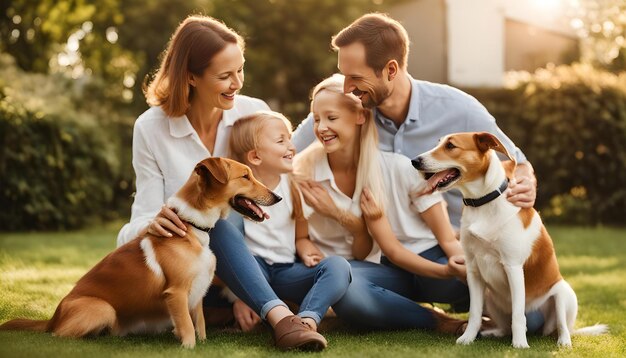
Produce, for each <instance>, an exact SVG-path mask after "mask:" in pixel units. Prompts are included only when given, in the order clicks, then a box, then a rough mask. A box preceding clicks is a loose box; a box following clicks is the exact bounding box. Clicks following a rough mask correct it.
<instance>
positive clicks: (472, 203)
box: [463, 178, 509, 208]
mask: <svg viewBox="0 0 626 358" xmlns="http://www.w3.org/2000/svg"><path fill="white" fill-rule="evenodd" d="M507 186H509V178H506V179H504V181H503V182H502V184H500V187H499V188H498V189H496V190H494V191H492V192H491V193H489V194H487V195H485V196H483V197H480V198H478V199H465V198H463V204H465V205H467V206H473V207H475V208H477V207H479V206H482V205H485V204H487V203H488V202H490V201H492V200H494V199H495V198H497V197H499V196H500V195H502V193H504V191H505V190H506V187H507Z"/></svg>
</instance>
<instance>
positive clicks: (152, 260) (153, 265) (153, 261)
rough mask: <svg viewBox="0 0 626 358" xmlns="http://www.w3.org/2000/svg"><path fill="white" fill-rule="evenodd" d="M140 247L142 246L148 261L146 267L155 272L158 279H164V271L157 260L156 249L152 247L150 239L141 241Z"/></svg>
mask: <svg viewBox="0 0 626 358" xmlns="http://www.w3.org/2000/svg"><path fill="white" fill-rule="evenodd" d="M139 246H141V250H142V251H143V256H144V257H145V259H146V265H147V266H148V268H149V269H150V271H152V272H154V274H155V275H157V277H163V269H161V265H160V264H159V261H158V260H157V258H156V254H155V252H154V248H153V247H152V241H150V239H148V238H145V239H143V240H141V242H140V243H139Z"/></svg>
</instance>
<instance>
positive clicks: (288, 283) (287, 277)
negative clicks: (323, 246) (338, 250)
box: [255, 256, 351, 325]
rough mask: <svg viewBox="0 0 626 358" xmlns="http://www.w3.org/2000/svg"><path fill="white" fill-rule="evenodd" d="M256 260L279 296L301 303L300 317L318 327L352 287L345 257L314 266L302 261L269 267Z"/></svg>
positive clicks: (331, 258) (348, 265) (258, 259)
mask: <svg viewBox="0 0 626 358" xmlns="http://www.w3.org/2000/svg"><path fill="white" fill-rule="evenodd" d="M255 258H256V260H257V262H258V263H259V267H260V268H261V271H263V273H264V275H265V279H266V280H267V281H268V282H269V284H270V286H271V287H272V288H273V289H274V292H276V294H277V295H278V297H280V298H282V299H284V300H288V301H291V302H294V303H298V304H300V311H299V313H298V316H300V317H309V318H312V319H313V320H315V322H316V323H317V324H318V325H319V323H320V321H321V320H322V317H324V314H325V313H326V311H327V310H328V307H330V306H332V305H333V304H335V302H337V301H338V300H339V299H340V298H341V297H342V296H343V295H344V294H345V292H346V290H347V289H348V285H349V284H350V280H351V278H350V277H351V274H350V264H349V263H348V261H347V260H346V259H344V258H343V257H339V256H329V257H326V258H324V259H323V260H322V261H321V262H320V263H319V264H317V265H316V266H314V267H307V266H305V265H304V264H303V263H301V262H294V263H276V264H273V265H270V264H268V263H267V262H265V261H264V260H263V259H262V258H260V257H257V256H255Z"/></svg>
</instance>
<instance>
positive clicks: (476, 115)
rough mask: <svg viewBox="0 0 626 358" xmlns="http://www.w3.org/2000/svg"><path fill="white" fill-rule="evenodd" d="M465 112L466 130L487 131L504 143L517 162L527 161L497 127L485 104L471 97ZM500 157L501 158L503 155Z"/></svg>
mask: <svg viewBox="0 0 626 358" xmlns="http://www.w3.org/2000/svg"><path fill="white" fill-rule="evenodd" d="M465 113H466V114H467V128H466V131H467V132H489V133H491V134H493V135H495V136H496V137H497V138H498V139H499V140H500V142H502V145H504V147H505V148H506V150H507V151H508V152H509V154H511V156H512V157H513V158H515V160H516V161H517V162H518V163H524V162H526V161H528V159H526V155H524V153H523V152H522V150H521V149H519V148H518V147H517V146H515V143H513V141H512V140H511V139H510V138H509V137H507V135H506V134H504V132H503V131H502V130H501V129H500V127H498V124H497V123H496V120H495V118H493V116H492V115H491V114H490V113H489V112H488V111H487V109H486V108H485V106H483V105H482V104H480V102H478V100H476V99H473V101H472V102H471V103H470V105H469V106H468V108H467V110H466V112H465ZM498 156H501V154H500V153H498ZM500 158H501V159H503V158H504V155H502V156H501V157H500Z"/></svg>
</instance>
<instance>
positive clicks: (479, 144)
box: [413, 133, 607, 348]
mask: <svg viewBox="0 0 626 358" xmlns="http://www.w3.org/2000/svg"><path fill="white" fill-rule="evenodd" d="M495 151H498V152H501V153H503V154H504V155H506V156H507V157H508V158H509V159H511V161H507V162H501V161H500V159H499V158H498V156H497V155H496V152H495ZM515 165H516V163H515V161H514V160H513V158H511V156H510V155H509V153H508V152H507V150H506V148H505V147H504V146H503V145H502V143H501V142H500V141H499V140H498V139H497V138H496V137H495V136H493V135H492V134H490V133H456V134H451V135H448V136H446V137H444V138H443V139H441V141H440V143H439V145H438V146H437V147H435V148H434V149H432V150H430V151H429V152H426V153H424V154H421V155H419V156H418V157H417V158H415V159H414V160H413V166H414V167H415V168H416V169H417V170H419V171H420V172H421V173H422V174H424V177H425V178H426V179H427V180H428V184H429V185H430V189H431V192H432V191H435V190H439V191H446V190H449V189H451V188H453V187H456V188H458V189H459V190H460V191H461V193H462V194H463V198H464V203H465V205H466V206H465V207H464V209H463V214H462V217H461V245H462V246H463V250H464V252H465V256H466V265H467V282H468V285H469V291H470V312H469V322H468V326H467V329H466V330H465V333H464V334H463V335H462V336H461V337H459V338H458V339H457V344H469V343H471V342H473V341H474V339H475V338H476V336H477V334H478V332H479V330H480V325H481V316H482V312H483V304H485V308H486V310H487V312H488V313H489V315H490V317H491V318H492V319H493V321H494V322H495V324H496V326H497V328H496V329H494V330H491V331H487V332H482V333H483V334H484V335H494V336H503V335H507V334H511V333H512V336H513V346H514V347H516V348H527V347H528V341H527V339H526V317H525V313H526V312H531V311H536V310H540V311H541V312H542V314H543V316H544V318H545V323H544V326H543V334H544V335H550V334H552V333H554V332H555V331H557V332H558V344H559V345H561V346H567V347H570V346H571V345H572V342H571V337H570V334H587V335H597V334H602V333H604V332H606V331H607V327H606V326H605V325H595V326H592V327H586V328H582V329H579V330H576V331H574V330H573V329H574V323H575V320H576V314H577V311H578V302H577V299H576V294H575V293H574V290H572V288H571V287H570V285H569V284H568V283H567V282H566V281H565V280H564V279H563V277H562V276H561V273H560V272H559V265H558V263H557V260H556V255H555V252H554V246H553V244H552V240H551V238H550V236H549V235H548V232H547V231H546V228H545V227H544V225H543V223H542V222H541V218H540V217H539V214H538V213H537V212H536V211H535V209H533V208H519V207H516V206H514V205H513V204H511V203H510V202H509V201H508V200H507V199H506V197H505V196H504V195H501V194H502V192H504V191H505V190H506V188H507V185H508V181H509V180H513V172H514V170H515Z"/></svg>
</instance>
